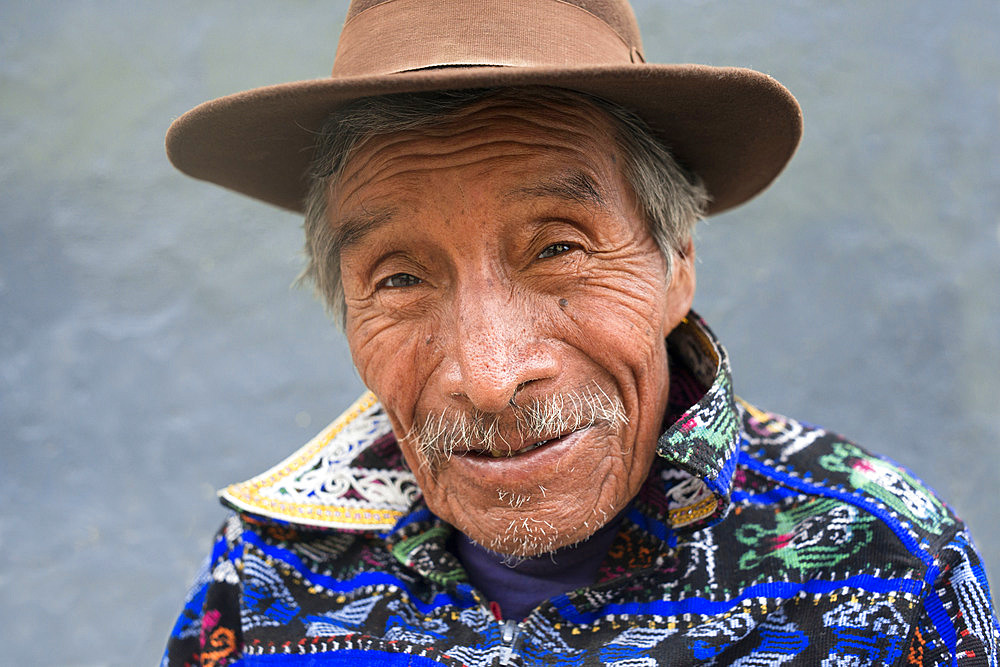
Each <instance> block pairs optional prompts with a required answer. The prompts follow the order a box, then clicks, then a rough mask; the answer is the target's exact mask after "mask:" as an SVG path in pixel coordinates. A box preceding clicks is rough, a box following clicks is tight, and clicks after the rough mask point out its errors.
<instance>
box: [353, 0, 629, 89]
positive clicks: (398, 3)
mask: <svg viewBox="0 0 1000 667" xmlns="http://www.w3.org/2000/svg"><path fill="white" fill-rule="evenodd" d="M643 61H644V59H643V57H642V40H641V38H640V35H639V26H638V23H637V22H636V19H635V14H634V13H633V12H632V8H631V6H630V5H629V3H628V2H627V1H626V0H464V1H462V2H459V1H457V0H353V2H352V3H351V6H350V8H349V9H348V12H347V20H346V21H345V23H344V28H343V31H342V32H341V35H340V41H339V43H338V45H337V56H336V59H335V61H334V66H333V75H334V76H337V77H345V76H347V77H350V76H373V75H374V76H377V75H387V74H393V73H399V72H410V71H415V70H421V69H431V68H440V67H483V66H486V67H552V66H556V67H559V66H572V65H621V64H625V63H630V62H633V63H634V62H643Z"/></svg>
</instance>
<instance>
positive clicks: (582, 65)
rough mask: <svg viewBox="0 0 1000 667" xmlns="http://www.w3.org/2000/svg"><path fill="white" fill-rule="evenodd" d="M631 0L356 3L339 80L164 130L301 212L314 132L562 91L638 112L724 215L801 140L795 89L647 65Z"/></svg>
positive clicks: (741, 73)
mask: <svg viewBox="0 0 1000 667" xmlns="http://www.w3.org/2000/svg"><path fill="white" fill-rule="evenodd" d="M642 53H643V52H642V43H641V40H640V37H639V27H638V25H637V24H636V20H635V15H634V14H633V13H632V8H631V7H630V6H629V4H628V2H627V1H626V0H461V1H460V0H353V1H352V2H351V6H350V9H348V13H347V20H346V22H345V24H344V28H343V30H342V32H341V33H340V41H339V43H338V44H337V54H336V58H335V60H334V64H333V74H332V76H331V77H329V78H325V79H315V80H310V81H296V82H293V83H284V84H279V85H275V86H267V87H264V88H256V89H254V90H248V91H245V92H242V93H236V94H235V95H228V96H226V97H220V98H219V99H216V100H212V101H210V102H205V103H204V104H201V105H199V106H197V107H195V108H194V109H192V110H191V111H188V112H187V113H186V114H184V115H183V116H181V117H180V118H178V119H177V120H176V121H174V123H173V124H172V125H171V126H170V129H169V130H168V131H167V155H168V156H169V158H170V161H171V162H172V163H173V164H174V166H176V167H177V168H178V169H180V170H181V171H183V172H184V173H186V174H189V175H191V176H194V177H195V178H200V179H204V180H206V181H211V182H212V183H217V184H219V185H222V186H224V187H227V188H230V189H232V190H236V191H237V192H242V193H244V194H247V195H250V196H251V197H255V198H257V199H261V200H263V201H266V202H269V203H271V204H275V205H277V206H280V207H283V208H286V209H290V210H293V211H300V212H301V211H302V210H303V200H304V197H305V194H306V191H307V189H308V180H307V178H306V172H307V170H308V166H309V163H310V161H311V159H312V152H313V150H312V149H313V144H314V141H315V132H316V131H317V130H318V129H319V128H320V127H322V125H323V123H324V121H325V119H326V118H327V116H328V115H329V114H330V112H332V111H334V110H335V109H337V108H338V107H341V106H343V105H345V104H347V103H349V102H352V101H354V100H357V99H359V98H362V97H369V96H372V95H386V94H390V93H408V92H423V91H432V90H455V89H463V88H492V87H509V86H539V85H543V86H556V87H560V88H569V89H572V90H578V91H582V92H585V93H589V94H592V95H596V96H598V97H601V98H604V99H606V100H609V101H611V102H616V103H618V104H620V105H621V106H624V107H626V108H628V109H631V110H632V111H634V112H636V113H637V114H638V115H639V116H641V117H642V118H643V119H644V120H645V121H646V122H647V123H648V124H649V125H650V127H651V128H652V129H653V131H654V132H656V134H657V135H658V136H659V137H660V138H661V139H662V140H663V142H664V143H665V144H666V146H667V147H668V148H669V149H670V150H671V152H672V153H673V154H674V156H675V157H676V158H677V159H678V161H679V162H680V163H681V164H682V165H684V166H685V167H687V168H688V169H690V170H691V171H693V172H694V173H696V174H698V175H699V176H701V178H702V179H703V180H704V182H705V185H706V186H707V188H708V191H709V193H710V194H711V196H712V203H711V205H710V206H709V213H719V212H721V211H724V210H726V209H729V208H732V207H734V206H737V205H738V204H741V203H743V202H745V201H746V200H748V199H750V198H751V197H753V196H754V195H756V194H757V193H759V192H760V191H761V190H763V189H764V188H766V187H767V186H768V185H769V184H770V183H771V181H773V180H774V179H775V177H777V175H778V174H779V173H780V172H781V170H782V168H783V167H784V166H785V164H786V163H787V162H788V160H789V159H790V158H791V157H792V154H793V153H794V152H795V148H796V146H797V145H798V142H799V138H800V136H801V134H802V113H801V111H800V109H799V105H798V103H797V102H796V101H795V98H794V97H792V94H791V93H789V92H788V90H787V89H786V88H785V87H784V86H782V85H781V84H780V83H778V82H777V81H775V80H774V79H772V78H771V77H769V76H767V75H766V74H762V73H760V72H756V71H754V70H750V69H742V68H735V67H709V66H707V65H657V64H648V63H646V62H645V61H644V58H643V55H642Z"/></svg>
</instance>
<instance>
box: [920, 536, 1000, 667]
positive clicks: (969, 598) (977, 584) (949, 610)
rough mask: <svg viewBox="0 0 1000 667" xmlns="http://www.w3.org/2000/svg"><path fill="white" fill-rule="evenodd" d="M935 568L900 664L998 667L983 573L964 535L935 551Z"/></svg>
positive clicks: (995, 628)
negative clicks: (932, 579)
mask: <svg viewBox="0 0 1000 667" xmlns="http://www.w3.org/2000/svg"><path fill="white" fill-rule="evenodd" d="M935 568H936V577H935V578H934V583H933V586H932V587H931V588H930V589H929V591H928V593H927V595H926V596H925V597H924V599H923V601H922V604H923V609H922V613H921V615H920V618H919V620H918V623H917V624H916V627H915V628H914V629H913V630H912V631H911V635H910V642H909V646H908V648H907V651H906V654H905V655H904V657H903V664H906V665H958V666H960V667H973V666H974V665H975V666H977V667H978V666H979V665H982V666H983V667H986V666H987V665H988V666H989V667H998V661H1000V658H998V655H997V651H998V643H1000V625H998V623H997V616H996V612H995V611H994V609H993V603H992V602H991V599H990V587H989V584H988V583H987V581H986V572H985V570H984V569H983V564H982V561H981V559H980V557H979V554H978V553H977V552H976V548H975V546H973V544H972V540H971V539H970V537H969V534H968V531H967V530H963V531H961V532H959V533H957V534H956V535H955V537H954V538H953V539H952V540H951V541H950V542H949V543H947V544H946V545H945V546H944V548H942V549H941V550H940V551H939V552H938V555H937V558H936V559H935Z"/></svg>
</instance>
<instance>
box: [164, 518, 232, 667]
mask: <svg viewBox="0 0 1000 667" xmlns="http://www.w3.org/2000/svg"><path fill="white" fill-rule="evenodd" d="M241 536H242V527H241V524H240V521H239V518H238V517H236V516H233V517H230V518H229V519H228V520H227V521H226V523H225V525H223V527H222V529H220V530H219V532H218V533H217V534H216V536H215V542H214V544H213V547H212V554H211V555H210V556H209V557H208V558H207V559H206V560H205V563H204V564H203V565H202V568H201V570H200V571H199V573H198V575H197V577H196V578H195V582H194V585H193V586H192V587H191V590H190V591H189V592H188V596H187V598H186V600H185V601H184V610H183V611H182V612H181V614H180V617H179V618H178V619H177V623H176V624H175V625H174V629H173V632H171V633H170V639H169V640H168V641H167V649H166V652H165V653H164V655H163V660H162V662H161V665H162V667H188V666H189V665H197V666H198V667H224V666H225V665H233V664H235V662H236V661H238V660H239V659H240V657H241V656H242V653H243V641H242V632H241V625H240V576H239V573H240V569H241V567H242V554H243V544H242V538H241Z"/></svg>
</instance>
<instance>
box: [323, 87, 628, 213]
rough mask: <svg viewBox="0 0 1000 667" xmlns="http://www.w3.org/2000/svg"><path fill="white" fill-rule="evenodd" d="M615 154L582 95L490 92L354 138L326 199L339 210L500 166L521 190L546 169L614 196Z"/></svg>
mask: <svg viewBox="0 0 1000 667" xmlns="http://www.w3.org/2000/svg"><path fill="white" fill-rule="evenodd" d="M618 152H619V150H618V145H617V142H616V139H615V129H614V125H613V122H612V120H611V118H610V117H609V116H608V114H607V113H606V112H605V111H604V110H602V109H600V108H598V107H597V106H596V105H594V104H592V103H590V102H589V101H587V100H585V99H574V98H569V97H567V98H566V99H561V98H555V99H553V98H550V97H547V98H541V99H538V100H526V99H524V98H522V97H515V96H509V95H504V94H498V95H496V96H491V97H489V98H486V99H483V100H479V101H477V102H473V103H471V104H468V105H466V106H464V107H462V108H460V109H458V110H455V111H452V112H449V113H448V114H447V115H445V116H443V117H441V118H438V119H435V120H433V121H430V122H427V123H422V124H420V125H418V126H416V127H412V128H408V129H403V130H395V131H393V132H388V133H378V132H375V133H372V134H370V135H369V136H367V137H364V138H362V139H361V140H360V141H359V142H358V143H357V144H356V145H355V146H354V147H353V148H352V150H351V151H350V152H349V153H348V155H347V156H346V160H345V162H344V165H343V168H342V169H341V172H340V176H339V178H338V179H337V182H336V183H335V184H334V187H333V191H332V199H331V203H332V204H333V206H332V208H334V209H335V210H339V211H343V210H344V209H345V208H351V206H352V205H356V204H358V203H359V202H358V201H357V200H358V199H359V198H361V199H362V200H363V199H364V197H363V196H362V195H365V194H371V192H372V190H373V189H375V190H378V189H379V188H380V187H382V189H387V188H388V189H389V191H390V192H396V191H397V190H398V188H400V187H406V186H409V187H412V188H416V189H418V190H419V189H420V187H421V186H422V185H423V179H426V178H427V177H429V176H431V175H434V174H439V173H441V172H443V171H446V170H453V171H460V172H461V173H462V175H463V176H467V177H473V176H477V175H478V176H482V175H483V174H484V173H491V174H492V173H496V172H497V171H505V172H506V177H507V178H511V177H513V178H515V179H516V178H517V176H518V175H521V174H522V173H523V177H524V179H525V181H526V182H525V184H524V187H530V181H531V179H532V178H534V179H537V178H538V177H539V173H537V172H539V171H548V172H550V176H551V178H552V179H553V180H558V181H562V182H576V183H578V184H581V185H585V186H587V187H589V188H590V189H596V190H598V191H599V194H600V195H602V196H604V197H614V196H615V194H616V193H615V192H614V190H617V189H620V188H621V187H622V186H623V184H624V183H623V180H622V179H621V174H620V165H621V160H620V159H619V156H618ZM511 165H518V166H522V167H523V169H522V170H520V171H518V170H511V169H509V167H510V166H511ZM505 168H506V169H505ZM491 170H493V171H491ZM498 187H499V185H498Z"/></svg>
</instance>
